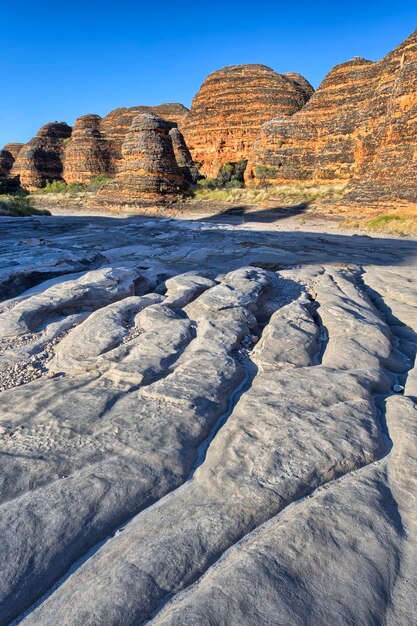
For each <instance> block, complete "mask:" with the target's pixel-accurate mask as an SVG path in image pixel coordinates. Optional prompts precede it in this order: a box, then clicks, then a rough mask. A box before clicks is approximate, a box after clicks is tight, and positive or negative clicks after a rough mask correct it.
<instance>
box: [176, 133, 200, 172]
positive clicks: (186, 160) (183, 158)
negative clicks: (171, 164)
mask: <svg viewBox="0 0 417 626" xmlns="http://www.w3.org/2000/svg"><path fill="white" fill-rule="evenodd" d="M169 136H170V137H171V141H172V147H173V148H174V155H175V160H176V161H177V165H178V167H179V168H180V170H181V172H182V173H183V175H184V176H185V178H186V179H187V181H188V182H189V183H190V184H193V183H196V182H197V180H198V177H199V172H198V169H197V167H196V166H195V164H194V161H193V158H192V156H191V153H190V151H189V149H188V146H187V144H186V143H185V139H184V136H183V134H182V133H181V132H180V131H179V130H178V128H177V127H175V126H174V127H173V128H171V130H170V131H169Z"/></svg>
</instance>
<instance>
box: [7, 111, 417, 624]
mask: <svg viewBox="0 0 417 626" xmlns="http://www.w3.org/2000/svg"><path fill="white" fill-rule="evenodd" d="M141 117H142V123H143V118H145V119H147V120H153V123H154V122H155V117H154V116H149V115H144V116H141ZM138 127H139V125H138ZM157 129H158V132H162V129H161V126H160V122H159V121H158V126H157ZM163 130H164V134H163V136H164V137H166V136H165V130H167V129H166V128H165V127H163ZM152 131H153V132H156V129H155V127H153V128H152ZM138 132H141V131H138ZM168 134H169V131H168V130H167V135H168ZM6 221H7V223H6ZM1 228H2V232H1V233H0V234H1V236H2V240H3V241H4V250H2V253H1V254H2V258H1V260H2V263H1V266H0V267H1V270H0V293H1V294H2V303H1V304H0V382H1V385H2V389H3V391H1V392H0V425H1V432H0V466H1V471H0V484H1V489H0V507H1V511H2V514H1V515H0V539H1V545H2V555H3V562H2V568H1V574H0V624H1V625H6V624H10V623H14V624H17V623H22V624H24V625H27V626H31V625H36V626H39V625H42V626H55V625H56V624H57V623H59V624H60V625H62V626H79V625H80V624H82V625H83V626H120V625H121V624H123V626H139V625H140V624H145V623H146V624H154V625H155V626H157V625H158V626H159V625H161V626H162V625H164V626H166V625H168V624H170V625H172V626H174V625H175V626H183V625H184V624H190V625H196V626H197V625H199V626H200V625H201V624H207V625H208V626H218V625H219V624H228V625H229V624H230V625H231V626H241V625H247V626H253V625H254V624H260V625H265V626H266V625H267V624H268V625H271V624H273V625H275V624H276V625H277V626H278V624H286V625H289V626H304V625H305V624H307V623H308V624H309V625H311V626H322V625H323V624H337V626H350V625H351V624H363V625H364V626H374V625H375V624H386V625H387V626H413V625H414V622H415V615H416V611H417V605H416V598H417V575H416V563H417V523H416V520H417V509H416V498H415V491H416V488H417V454H416V446H415V441H416V436H417V410H416V407H417V404H416V403H417V368H416V367H415V365H414V359H415V354H416V348H417V323H416V319H417V316H416V309H417V286H416V282H415V280H414V279H413V276H414V275H415V273H416V267H417V244H416V242H414V241H411V240H405V241H402V240H384V239H371V238H370V237H363V238H362V237H358V236H356V237H346V236H342V235H330V234H325V235H324V234H320V233H318V234H314V233H302V232H282V231H279V232H276V231H262V230H249V229H245V228H244V227H236V226H233V220H232V221H230V222H229V223H228V224H227V225H222V224H221V223H219V222H216V221H213V220H212V221H207V222H204V221H195V222H186V221H182V220H180V219H177V220H162V219H161V220H158V219H149V218H143V219H141V218H135V219H123V220H119V219H110V218H94V217H91V218H86V217H83V218H77V217H71V218H58V217H49V218H41V217H37V218H32V219H7V220H5V222H4V225H3V226H1ZM12 620H16V621H15V622H13V621H12Z"/></svg>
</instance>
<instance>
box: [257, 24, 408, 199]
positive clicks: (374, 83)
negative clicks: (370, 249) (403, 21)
mask: <svg viewBox="0 0 417 626" xmlns="http://www.w3.org/2000/svg"><path fill="white" fill-rule="evenodd" d="M416 85H417V31H416V32H415V33H413V34H412V35H411V36H410V37H409V38H408V39H406V41H405V42H404V43H402V44H401V45H400V46H398V48H396V49H395V50H394V51H393V52H390V53H389V54H388V55H387V56H386V57H384V58H383V59H382V60H381V61H378V62H376V63H372V62H371V61H366V60H364V59H361V58H358V57H356V58H354V59H353V60H351V61H348V62H347V63H342V64H341V65H338V66H336V67H335V68H333V69H332V70H331V72H330V73H329V74H328V75H327V77H326V78H325V79H324V81H323V82H322V84H321V85H320V87H319V89H318V90H317V91H316V92H315V93H314V95H313V96H312V97H311V99H310V100H309V102H308V103H307V104H306V106H305V107H303V109H302V110H301V111H299V112H298V113H295V115H294V116H292V117H276V118H275V119H274V120H272V121H270V122H268V123H266V124H265V125H264V126H262V128H261V131H260V136H259V138H258V140H257V141H256V143H255V145H254V148H253V150H252V152H251V155H250V160H249V164H248V168H247V171H246V172H247V173H246V179H247V182H248V183H251V182H259V181H261V180H264V179H266V180H269V182H272V183H277V184H279V183H285V184H287V183H290V184H291V183H299V182H302V183H309V184H311V183H313V184H316V183H324V184H328V183H334V182H340V181H342V182H348V181H351V183H350V186H349V189H350V190H351V191H350V192H349V194H348V196H347V197H346V200H349V201H355V202H357V203H361V202H362V203H367V204H373V203H376V204H378V203H383V204H384V206H402V205H407V203H412V202H415V200H416V198H417V176H416V170H415V163H416V155H417V152H416V150H417V145H416V140H415V137H416V130H417V127H416V123H417V122H416V119H417V115H416V114H417V96H416Z"/></svg>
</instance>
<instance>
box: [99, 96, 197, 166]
mask: <svg viewBox="0 0 417 626" xmlns="http://www.w3.org/2000/svg"><path fill="white" fill-rule="evenodd" d="M141 113H151V114H154V115H156V116H158V117H161V118H163V119H164V120H166V121H168V122H174V123H176V124H178V125H180V124H181V123H182V121H183V119H184V117H185V115H186V114H187V113H188V109H187V108H186V107H185V106H184V105H182V104H176V103H173V104H171V103H167V104H159V105H158V106H155V107H148V106H136V107H130V108H126V107H121V108H119V109H114V110H113V111H110V113H108V114H107V115H106V116H105V117H104V118H103V119H102V121H101V126H100V129H101V132H102V133H103V135H104V136H105V137H106V138H107V139H108V140H109V141H110V144H111V161H112V168H113V170H114V171H116V170H117V167H118V161H119V160H120V159H121V158H122V145H123V142H124V140H125V138H126V135H127V133H128V132H129V129H130V126H131V124H132V121H133V119H134V118H135V117H136V116H137V115H139V114H141Z"/></svg>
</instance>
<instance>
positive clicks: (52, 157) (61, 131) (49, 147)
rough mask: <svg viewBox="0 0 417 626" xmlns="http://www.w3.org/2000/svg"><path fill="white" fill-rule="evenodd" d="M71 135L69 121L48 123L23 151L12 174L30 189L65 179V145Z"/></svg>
mask: <svg viewBox="0 0 417 626" xmlns="http://www.w3.org/2000/svg"><path fill="white" fill-rule="evenodd" d="M70 136H71V126H68V124H66V123H65V122H50V123H49V124H45V125H44V126H42V128H41V129H40V130H39V132H38V134H37V135H36V137H34V138H33V139H31V140H30V141H29V143H27V144H26V145H25V146H23V148H22V149H21V150H20V151H19V153H18V155H17V158H16V160H15V162H14V164H13V168H12V172H11V175H12V176H18V177H19V181H20V185H21V186H22V187H23V188H25V189H29V190H30V189H39V188H41V187H44V186H45V184H46V183H47V182H50V181H54V180H62V176H63V156H64V145H65V140H66V139H68V138H69V137H70Z"/></svg>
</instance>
